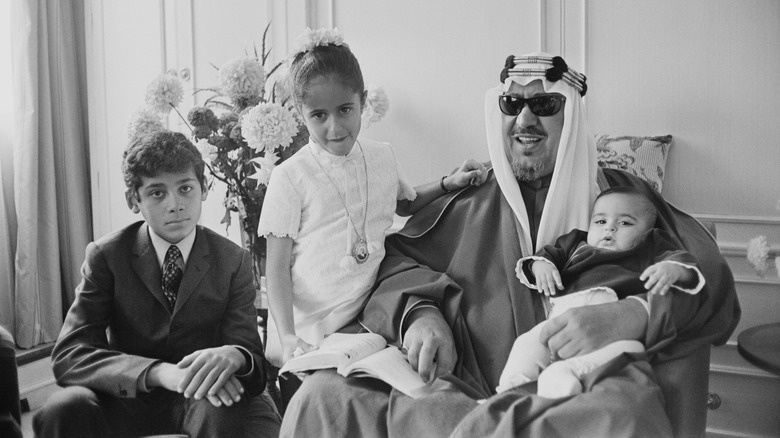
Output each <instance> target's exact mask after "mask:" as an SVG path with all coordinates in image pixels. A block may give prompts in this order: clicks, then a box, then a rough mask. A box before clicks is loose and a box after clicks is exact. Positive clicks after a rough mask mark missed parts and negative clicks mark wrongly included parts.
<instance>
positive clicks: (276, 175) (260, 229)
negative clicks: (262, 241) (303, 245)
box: [257, 168, 302, 239]
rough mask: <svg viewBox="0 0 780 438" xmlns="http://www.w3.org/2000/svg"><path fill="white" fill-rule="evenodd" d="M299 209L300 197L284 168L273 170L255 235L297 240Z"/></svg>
mask: <svg viewBox="0 0 780 438" xmlns="http://www.w3.org/2000/svg"><path fill="white" fill-rule="evenodd" d="M301 209H302V201H301V196H300V194H299V193H298V191H297V190H296V189H295V185H294V184H293V182H292V180H291V179H290V176H289V175H288V174H287V172H285V169H284V168H276V169H274V172H272V173H271V180H270V181H269V182H268V189H267V190H266V192H265V200H264V201H263V211H262V213H261V214H260V222H259V223H258V225H257V235H258V236H263V237H268V236H269V235H273V236H276V237H290V238H292V239H295V238H297V237H298V230H299V229H300V224H301Z"/></svg>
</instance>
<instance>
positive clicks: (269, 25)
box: [255, 20, 271, 67]
mask: <svg viewBox="0 0 780 438" xmlns="http://www.w3.org/2000/svg"><path fill="white" fill-rule="evenodd" d="M270 28H271V20H268V24H267V25H266V26H265V30H264V31H263V46H262V49H261V50H260V53H262V54H263V60H262V64H263V67H265V60H266V59H268V54H266V53H265V39H266V37H267V36H268V29H270ZM268 52H269V53H270V52H271V51H270V50H268ZM255 56H257V55H256V54H255Z"/></svg>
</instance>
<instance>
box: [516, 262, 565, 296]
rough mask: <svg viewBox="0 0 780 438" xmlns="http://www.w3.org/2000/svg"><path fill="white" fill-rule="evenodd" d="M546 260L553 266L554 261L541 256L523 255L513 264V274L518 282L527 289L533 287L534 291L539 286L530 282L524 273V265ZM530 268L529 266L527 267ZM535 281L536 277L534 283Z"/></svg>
mask: <svg viewBox="0 0 780 438" xmlns="http://www.w3.org/2000/svg"><path fill="white" fill-rule="evenodd" d="M532 261H533V262H538V261H542V262H547V263H549V264H551V265H553V266H555V263H553V262H551V261H550V260H548V259H546V258H544V257H541V256H527V257H523V258H521V259H520V260H518V261H517V265H515V275H516V276H517V279H518V280H520V283H522V284H523V285H524V286H525V287H527V288H529V289H533V290H535V291H538V290H539V288H537V287H536V285H535V284H533V283H532V282H531V280H530V279H529V278H528V276H527V275H525V269H524V265H525V264H526V263H528V262H532ZM529 269H530V267H529ZM535 282H536V279H534V283H535Z"/></svg>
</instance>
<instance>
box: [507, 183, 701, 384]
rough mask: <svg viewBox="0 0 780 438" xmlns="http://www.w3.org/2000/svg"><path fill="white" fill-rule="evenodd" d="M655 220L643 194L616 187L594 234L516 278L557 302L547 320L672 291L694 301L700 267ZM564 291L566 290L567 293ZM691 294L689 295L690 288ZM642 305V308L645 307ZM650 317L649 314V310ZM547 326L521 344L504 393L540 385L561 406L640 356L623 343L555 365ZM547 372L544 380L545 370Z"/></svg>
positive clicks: (565, 240) (529, 263) (634, 346)
mask: <svg viewBox="0 0 780 438" xmlns="http://www.w3.org/2000/svg"><path fill="white" fill-rule="evenodd" d="M656 217H657V212H656V210H655V207H654V206H653V203H652V201H650V199H648V198H647V197H646V196H645V195H644V194H642V193H641V192H640V191H638V190H637V189H634V188H631V187H616V188H612V189H608V190H605V191H603V192H601V193H600V194H599V196H598V197H596V201H595V202H594V203H593V212H592V216H591V220H590V226H589V228H588V232H587V233H585V232H584V231H581V230H576V229H575V230H572V231H571V232H569V233H567V234H565V235H563V236H561V237H559V238H558V239H557V240H556V242H555V245H548V246H545V247H544V248H543V249H541V250H540V251H538V252H537V253H536V254H535V255H533V256H530V257H523V258H522V259H520V260H519V261H518V262H517V276H518V278H519V279H520V281H521V282H522V283H523V284H525V285H526V286H528V287H529V288H531V289H537V290H538V291H539V292H542V293H544V294H545V295H546V296H548V297H550V296H553V295H556V291H557V290H563V291H564V292H565V293H566V295H564V296H563V297H556V298H552V299H551V300H550V301H551V303H550V305H551V306H552V310H551V311H550V315H549V318H548V319H551V318H553V317H555V316H557V315H560V314H562V313H563V312H565V311H566V310H568V309H570V308H572V307H579V306H583V305H594V304H603V303H608V302H614V301H617V300H618V299H622V298H627V297H630V298H636V299H639V298H638V297H632V295H637V294H640V293H642V292H645V291H649V293H650V294H651V295H654V294H659V295H665V294H666V292H667V291H668V290H669V289H670V288H672V287H673V288H675V289H678V290H681V291H683V292H687V293H690V294H695V293H698V292H699V291H700V290H701V288H702V287H703V286H704V277H703V276H702V274H701V272H700V271H699V269H698V268H697V267H696V260H695V259H694V258H693V256H691V255H690V254H689V253H687V252H685V251H683V250H681V249H680V248H681V247H680V245H678V244H675V243H674V240H673V239H672V237H671V236H670V235H669V234H668V233H665V232H663V231H661V230H660V229H657V228H654V225H655V222H656ZM564 285H565V287H564ZM689 286H690V287H689ZM642 301H643V303H644V300H642ZM648 312H649V307H648ZM544 324H545V322H542V323H540V324H538V325H537V326H536V327H534V328H533V329H532V330H531V331H529V332H527V333H525V334H523V335H521V336H519V337H518V338H517V340H515V343H514V345H513V346H512V351H511V352H510V353H509V359H508V360H507V364H506V366H505V367H504V371H503V372H502V374H501V378H500V380H499V386H498V388H497V391H498V392H502V391H505V390H507V389H509V388H512V387H515V386H518V385H522V384H524V383H527V382H530V381H533V380H536V379H537V378H538V380H539V382H538V389H537V394H539V395H541V396H543V397H549V398H557V397H564V396H568V395H573V394H576V393H579V392H581V391H582V388H581V383H580V379H581V378H582V377H583V376H584V375H585V374H586V373H588V372H590V371H591V370H593V369H594V368H596V367H597V366H599V365H602V364H604V363H606V362H608V361H609V360H611V359H613V358H614V357H616V356H618V355H620V354H621V353H625V352H628V353H642V352H644V346H643V345H642V344H641V343H640V342H637V341H618V342H614V343H612V344H609V345H607V346H605V347H603V348H601V349H599V350H596V351H594V352H591V353H589V354H586V355H584V356H580V357H574V358H571V359H569V360H565V361H559V362H555V363H553V364H552V365H550V366H549V367H547V365H548V364H550V362H551V358H552V357H553V356H554V354H552V352H550V350H548V349H547V347H546V346H545V345H542V344H541V343H540V342H539V334H540V332H541V330H542V326H543V325H544ZM541 369H544V371H543V372H541V373H540V370H541Z"/></svg>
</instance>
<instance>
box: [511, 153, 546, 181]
mask: <svg viewBox="0 0 780 438" xmlns="http://www.w3.org/2000/svg"><path fill="white" fill-rule="evenodd" d="M509 165H510V166H512V173H514V174H515V178H516V179H517V180H518V181H524V182H530V181H536V180H537V179H539V178H541V177H543V176H544V175H542V170H543V167H544V166H543V164H542V160H534V162H533V163H528V162H522V161H521V160H519V159H517V158H512V160H511V161H510V163H509Z"/></svg>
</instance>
